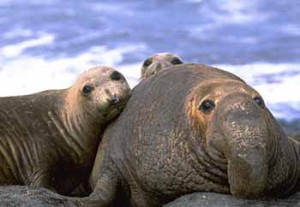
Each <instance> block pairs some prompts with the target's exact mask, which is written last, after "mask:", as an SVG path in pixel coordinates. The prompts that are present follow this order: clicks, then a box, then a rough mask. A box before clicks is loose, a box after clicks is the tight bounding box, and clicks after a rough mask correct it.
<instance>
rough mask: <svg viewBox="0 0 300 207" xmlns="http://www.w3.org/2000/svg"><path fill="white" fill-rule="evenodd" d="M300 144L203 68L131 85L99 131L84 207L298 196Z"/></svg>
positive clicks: (246, 92) (236, 88) (238, 85)
mask: <svg viewBox="0 0 300 207" xmlns="http://www.w3.org/2000/svg"><path fill="white" fill-rule="evenodd" d="M299 153H300V152H299V143H297V142H295V141H294V140H292V139H288V138H287V136H286V135H285V134H284V132H283V130H281V128H280V126H279V125H278V124H277V122H276V121H275V119H274V117H273V116H272V114H271V113H270V112H269V110H268V109H267V107H266V106H265V105H264V101H263V99H262V98H261V96H260V95H259V94H258V93H257V92H256V91H255V90H254V89H253V88H251V87H250V86H248V85H247V84H246V83H245V82H244V81H242V80H241V79H240V78H238V77H236V76H234V75H233V74H230V73H228V72H225V71H222V70H218V69H215V68H211V67H208V66H204V65H194V64H186V65H180V66H174V67H172V68H171V69H170V70H164V71H162V72H160V73H159V74H157V75H156V76H153V77H152V78H150V79H147V80H145V81H143V82H142V83H141V84H139V85H138V86H136V88H135V89H134V90H133V94H132V96H131V98H130V100H129V102H128V103H127V105H126V107H125V109H124V111H123V112H122V114H121V115H120V116H119V118H118V119H117V120H116V121H115V122H114V123H112V124H111V125H110V126H109V127H108V128H107V130H106V131H105V133H104V136H103V140H102V141H101V144H100V145H99V149H98V152H97V157H96V160H95V164H94V168H93V171H92V175H91V178H90V184H91V187H92V189H94V190H93V193H92V194H91V195H90V196H89V197H87V198H81V199H80V198H73V201H76V202H78V205H82V206H99V207H105V206H143V207H150V206H151V207H153V206H162V205H164V204H166V203H168V202H170V201H172V200H174V199H175V198H178V197H180V196H182V195H185V194H188V193H192V192H216V193H223V194H232V195H234V196H236V197H241V198H258V197H261V196H279V197H284V196H288V195H290V194H292V193H294V192H296V191H299V186H300V169H299V166H300V163H299V162H300V161H299V155H300V154H299Z"/></svg>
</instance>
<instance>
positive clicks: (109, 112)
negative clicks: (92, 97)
mask: <svg viewBox="0 0 300 207" xmlns="http://www.w3.org/2000/svg"><path fill="white" fill-rule="evenodd" d="M127 100H128V99H122V98H121V99H120V98H118V99H116V100H113V101H112V100H110V101H108V104H107V107H106V110H105V111H106V113H103V109H101V108H99V112H100V113H102V114H103V117H104V118H108V117H110V118H114V117H115V116H117V115H118V114H119V113H121V111H122V110H123V109H124V107H125V105H126V103H127Z"/></svg>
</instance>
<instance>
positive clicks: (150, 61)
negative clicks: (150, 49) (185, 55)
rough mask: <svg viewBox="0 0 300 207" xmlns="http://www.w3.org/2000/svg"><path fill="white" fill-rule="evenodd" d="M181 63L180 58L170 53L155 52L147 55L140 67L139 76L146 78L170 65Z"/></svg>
mask: <svg viewBox="0 0 300 207" xmlns="http://www.w3.org/2000/svg"><path fill="white" fill-rule="evenodd" d="M180 64H183V61H182V60H181V58H180V57H179V56H177V55H174V54H171V53H157V54H154V55H152V56H150V57H148V58H147V59H146V60H145V61H144V63H143V65H142V69H141V78H142V79H146V78H148V77H150V76H152V75H154V74H156V73H157V72H159V71H161V70H163V69H165V68H168V67H170V66H172V65H180Z"/></svg>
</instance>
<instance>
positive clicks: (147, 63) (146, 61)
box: [143, 59, 152, 67]
mask: <svg viewBox="0 0 300 207" xmlns="http://www.w3.org/2000/svg"><path fill="white" fill-rule="evenodd" d="M151 64H152V60H150V59H147V60H145V61H144V64H143V66H145V67H148V66H149V65H151Z"/></svg>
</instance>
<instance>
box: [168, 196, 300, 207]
mask: <svg viewBox="0 0 300 207" xmlns="http://www.w3.org/2000/svg"><path fill="white" fill-rule="evenodd" d="M183 206H184V207H299V206H300V193H296V194H294V195H292V196H290V197H289V198H286V199H267V198H266V199H260V200H245V199H238V198H235V197H233V196H231V195H223V194H217V193H193V194H190V195H186V196H182V197H180V198H178V199H176V200H175V201H173V202H171V203H169V204H167V205H164V207H183Z"/></svg>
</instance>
